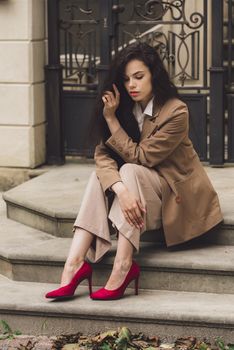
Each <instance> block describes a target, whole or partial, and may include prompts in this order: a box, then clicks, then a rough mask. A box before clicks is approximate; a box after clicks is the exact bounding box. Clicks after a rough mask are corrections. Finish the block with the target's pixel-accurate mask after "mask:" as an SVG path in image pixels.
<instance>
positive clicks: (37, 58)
mask: <svg viewBox="0 0 234 350" xmlns="http://www.w3.org/2000/svg"><path fill="white" fill-rule="evenodd" d="M44 66H45V0H0V106H1V107H0V166H4V167H29V168H34V167H36V166H38V165H40V164H42V163H44V162H45V96H44V89H45V84H44Z"/></svg>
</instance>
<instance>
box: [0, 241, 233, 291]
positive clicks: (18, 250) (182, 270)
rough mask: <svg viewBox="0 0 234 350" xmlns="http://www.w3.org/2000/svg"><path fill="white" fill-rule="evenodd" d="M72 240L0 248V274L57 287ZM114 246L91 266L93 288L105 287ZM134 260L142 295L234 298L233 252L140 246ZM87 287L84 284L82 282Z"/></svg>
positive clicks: (225, 248)
mask: <svg viewBox="0 0 234 350" xmlns="http://www.w3.org/2000/svg"><path fill="white" fill-rule="evenodd" d="M70 243H71V239H69V238H52V239H48V240H46V241H45V242H43V241H41V239H37V237H35V239H34V243H32V242H30V243H28V242H26V243H25V245H24V247H20V246H19V245H18V247H16V246H15V247H14V248H12V247H8V248H7V245H6V244H5V245H3V246H1V249H0V273H2V274H3V275H5V276H6V277H8V278H11V279H13V280H18V281H30V282H44V283H45V282H46V283H59V281H60V278H61V273H62V269H63V265H64V262H65V259H66V256H67V254H68V250H69V246H70ZM115 245H116V241H113V248H112V249H111V251H110V252H109V253H108V254H107V255H106V257H105V258H104V259H103V260H102V261H101V262H99V263H98V264H94V265H93V268H94V273H93V284H94V285H99V286H102V285H105V282H106V280H107V278H108V276H109V274H110V271H111V268H112V265H113V260H114V255H115ZM135 259H136V260H137V262H138V263H139V265H140V267H141V280H140V285H141V288H142V289H148V290H150V289H158V290H163V289H167V290H176V291H194V292H195V291H197V292H208V293H230V294H234V246H218V245H206V246H199V245H193V246H191V247H188V246H187V247H186V249H184V250H174V251H168V250H167V249H166V248H165V247H159V246H158V245H157V244H154V243H152V242H151V243H146V242H143V243H142V245H141V249H140V253H139V254H138V255H136V256H135ZM84 284H86V282H84Z"/></svg>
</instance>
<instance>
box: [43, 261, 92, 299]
mask: <svg viewBox="0 0 234 350" xmlns="http://www.w3.org/2000/svg"><path fill="white" fill-rule="evenodd" d="M92 272H93V271H92V267H91V265H90V264H88V263H87V262H86V261H85V262H84V263H83V265H82V266H81V267H80V269H79V270H78V271H77V272H76V273H75V275H74V277H73V278H72V280H71V282H70V283H68V284H67V285H66V286H63V287H60V288H58V289H55V290H52V291H51V292H48V293H47V294H46V295H45V297H46V298H57V299H58V298H61V299H62V298H69V297H72V296H73V295H74V293H75V290H76V288H77V287H78V285H79V284H80V282H82V281H83V280H85V279H88V281H89V294H91V293H92Z"/></svg>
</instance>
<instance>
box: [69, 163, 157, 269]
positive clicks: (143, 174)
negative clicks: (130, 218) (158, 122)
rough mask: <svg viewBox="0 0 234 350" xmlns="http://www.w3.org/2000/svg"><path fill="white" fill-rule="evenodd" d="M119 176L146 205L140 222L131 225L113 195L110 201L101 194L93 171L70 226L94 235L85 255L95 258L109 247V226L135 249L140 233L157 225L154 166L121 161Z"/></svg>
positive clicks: (137, 249) (90, 258) (94, 260)
mask: <svg viewBox="0 0 234 350" xmlns="http://www.w3.org/2000/svg"><path fill="white" fill-rule="evenodd" d="M119 173H120V176H121V179H122V181H123V183H124V184H125V186H126V187H127V188H128V189H129V191H131V192H133V193H134V194H135V196H136V197H137V198H138V199H140V201H141V203H142V204H143V206H144V207H145V208H146V213H145V214H144V226H143V227H142V228H141V229H138V228H136V227H133V226H131V225H130V224H129V223H128V222H127V221H126V219H125V217H124V215H123V212H122V210H121V208H120V205H119V202H118V198H117V196H115V195H114V194H113V196H114V199H113V202H112V204H111V205H108V198H107V197H106V195H105V194H104V192H103V190H102V187H101V184H100V182H99V180H98V178H97V176H96V172H95V171H94V172H93V173H92V174H91V176H90V179H89V182H88V184H87V187H86V190H85V194H84V197H83V200H82V203H81V208H80V210H79V213H78V216H77V218H76V221H75V223H74V229H75V228H77V227H80V228H83V229H84V230H87V231H89V232H91V233H93V234H94V235H95V240H94V242H93V244H92V246H91V248H90V249H89V251H88V255H87V257H88V259H89V260H90V261H93V262H97V261H99V260H100V259H101V258H102V257H103V255H104V254H105V253H106V252H107V251H108V250H109V249H110V247H111V233H112V231H113V230H112V228H111V225H112V227H113V228H115V229H117V231H118V232H120V233H121V234H123V235H124V236H125V237H126V238H127V239H128V240H129V241H130V242H131V243H132V245H133V246H134V248H135V250H136V251H137V252H138V251H139V242H140V235H141V234H142V233H143V232H144V231H147V230H153V229H157V228H159V227H161V217H162V214H161V210H162V209H161V193H162V192H161V183H160V179H159V176H158V173H157V171H156V170H154V169H149V168H146V167H144V166H142V165H136V164H130V163H126V164H124V165H123V166H122V167H121V168H120V170H119Z"/></svg>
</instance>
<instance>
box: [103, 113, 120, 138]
mask: <svg viewBox="0 0 234 350" xmlns="http://www.w3.org/2000/svg"><path fill="white" fill-rule="evenodd" d="M105 119H106V122H107V125H108V128H109V130H110V132H111V134H114V133H115V132H116V131H117V130H118V129H119V127H120V124H119V121H118V119H117V118H116V116H114V117H111V118H110V117H109V118H108V117H105Z"/></svg>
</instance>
